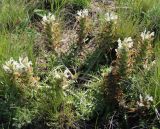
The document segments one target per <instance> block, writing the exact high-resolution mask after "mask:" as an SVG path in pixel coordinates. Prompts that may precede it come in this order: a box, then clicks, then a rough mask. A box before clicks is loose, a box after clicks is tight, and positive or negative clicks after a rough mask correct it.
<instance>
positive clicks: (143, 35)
mask: <svg viewBox="0 0 160 129" xmlns="http://www.w3.org/2000/svg"><path fill="white" fill-rule="evenodd" d="M154 35H155V33H154V32H150V31H148V32H147V31H146V29H145V30H144V32H142V33H141V38H142V40H143V41H144V40H152V39H153V37H154Z"/></svg>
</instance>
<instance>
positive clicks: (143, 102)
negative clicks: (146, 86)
mask: <svg viewBox="0 0 160 129" xmlns="http://www.w3.org/2000/svg"><path fill="white" fill-rule="evenodd" d="M152 102H153V97H152V96H150V95H146V96H145V97H142V95H141V94H140V96H139V101H137V105H138V107H147V108H150V106H151V103H152Z"/></svg>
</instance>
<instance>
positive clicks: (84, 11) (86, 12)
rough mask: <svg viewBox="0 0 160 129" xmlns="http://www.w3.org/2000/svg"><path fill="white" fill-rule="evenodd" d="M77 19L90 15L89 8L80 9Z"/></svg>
mask: <svg viewBox="0 0 160 129" xmlns="http://www.w3.org/2000/svg"><path fill="white" fill-rule="evenodd" d="M77 15H78V16H77V19H78V20H79V19H82V18H86V17H88V10H87V9H83V10H79V11H78V12H77Z"/></svg>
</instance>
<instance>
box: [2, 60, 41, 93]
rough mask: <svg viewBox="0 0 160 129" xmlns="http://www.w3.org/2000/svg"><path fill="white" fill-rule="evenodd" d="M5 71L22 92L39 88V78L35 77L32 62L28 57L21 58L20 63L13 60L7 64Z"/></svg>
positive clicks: (4, 67) (4, 66)
mask: <svg viewBox="0 0 160 129" xmlns="http://www.w3.org/2000/svg"><path fill="white" fill-rule="evenodd" d="M3 69H4V71H5V72H6V73H7V74H8V75H9V77H10V79H11V80H12V81H13V83H14V84H16V87H17V88H19V90H20V91H22V92H24V91H25V89H26V88H30V87H34V88H37V87H38V86H39V83H38V81H39V78H38V77H34V73H33V67H32V62H31V61H29V60H28V57H24V58H22V57H19V60H18V61H16V60H14V59H13V58H11V59H10V60H9V61H7V62H5V64H4V65H3ZM31 89H32V88H31Z"/></svg>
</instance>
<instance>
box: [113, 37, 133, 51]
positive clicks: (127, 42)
mask: <svg viewBox="0 0 160 129" xmlns="http://www.w3.org/2000/svg"><path fill="white" fill-rule="evenodd" d="M123 48H125V49H127V50H128V49H131V48H133V40H132V38H131V37H128V38H125V39H124V40H123V41H122V40H121V39H118V50H116V51H120V50H121V49H123Z"/></svg>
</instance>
